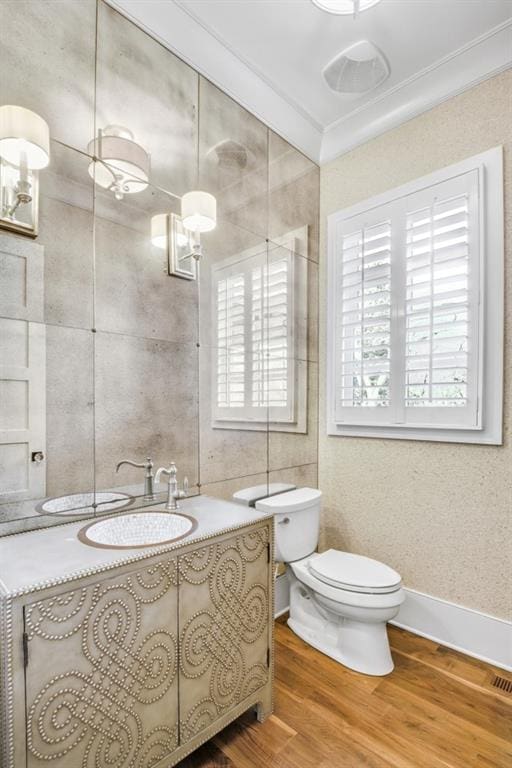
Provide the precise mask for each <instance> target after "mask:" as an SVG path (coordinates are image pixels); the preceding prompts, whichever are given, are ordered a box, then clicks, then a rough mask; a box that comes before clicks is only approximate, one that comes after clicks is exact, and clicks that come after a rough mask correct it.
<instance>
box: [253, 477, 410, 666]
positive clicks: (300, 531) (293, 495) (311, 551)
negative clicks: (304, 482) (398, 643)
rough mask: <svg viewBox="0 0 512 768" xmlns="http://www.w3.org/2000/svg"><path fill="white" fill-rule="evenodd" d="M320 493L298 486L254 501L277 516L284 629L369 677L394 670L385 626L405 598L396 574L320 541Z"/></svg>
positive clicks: (364, 558)
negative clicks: (286, 603)
mask: <svg viewBox="0 0 512 768" xmlns="http://www.w3.org/2000/svg"><path fill="white" fill-rule="evenodd" d="M321 495H322V494H321V491H319V490H317V489H316V488H299V489H296V490H293V491H289V492H287V493H286V492H285V493H280V494H279V495H275V496H272V497H270V498H265V499H261V500H259V501H257V502H256V509H258V510H259V511H261V512H265V513H266V514H271V515H273V516H274V530H275V543H274V553H275V560H276V562H281V563H286V564H287V565H288V568H287V574H288V579H289V581H290V615H289V619H288V626H289V627H290V628H291V629H292V630H293V631H294V632H295V634H297V635H298V636H299V637H301V638H302V639H303V640H305V642H307V643H309V644H310V645H312V646H313V647H314V648H317V649H318V650H319V651H322V653H325V654H326V655H327V656H330V657H331V658H333V659H335V660H336V661H338V662H340V663H341V664H344V665H345V666H346V667H349V668H350V669H353V670H355V671H357V672H362V673H363V674H367V675H387V674H389V673H390V672H391V671H392V670H393V660H392V658H391V652H390V649H389V641H388V637H387V630H386V623H387V622H388V621H390V620H391V619H393V618H394V617H395V616H396V615H397V613H398V611H399V609H400V606H401V604H402V603H403V602H404V599H405V595H404V590H403V589H402V582H401V578H400V575H399V574H398V573H397V572H396V571H395V570H393V569H392V568H390V567H389V566H387V565H385V564H384V563H380V562H379V561H377V560H372V559H371V558H368V557H363V556H362V555H356V554H352V553H349V552H341V551H339V550H336V549H329V550H327V551H326V552H322V553H321V554H319V553H317V552H315V550H316V547H317V544H318V534H319V523H320V500H321Z"/></svg>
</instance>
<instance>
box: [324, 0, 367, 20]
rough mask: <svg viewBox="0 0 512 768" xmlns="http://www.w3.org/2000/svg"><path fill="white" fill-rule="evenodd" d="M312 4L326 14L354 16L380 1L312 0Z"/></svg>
mask: <svg viewBox="0 0 512 768" xmlns="http://www.w3.org/2000/svg"><path fill="white" fill-rule="evenodd" d="M312 2H313V3H314V4H315V5H316V6H318V8H321V9H322V11H327V12H328V13H336V14H338V15H340V16H354V15H355V14H357V13H361V12H362V11H367V10H368V8H371V7H372V6H373V5H377V3H380V0H359V2H358V1H357V0H312Z"/></svg>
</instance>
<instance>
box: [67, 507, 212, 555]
mask: <svg viewBox="0 0 512 768" xmlns="http://www.w3.org/2000/svg"><path fill="white" fill-rule="evenodd" d="M196 528H197V520H195V519H194V518H193V517H189V516H188V515H181V514H180V515H176V514H173V513H172V512H160V511H150V512H131V513H130V514H128V515H119V516H118V517H111V518H108V519H107V520H97V521H95V522H94V523H89V525H85V526H84V527H83V528H81V529H80V530H79V532H78V538H79V539H80V541H81V542H83V543H84V544H89V546H91V547H104V548H106V549H133V548H136V547H152V546H155V544H168V543H170V542H173V541H178V540H179V539H183V538H184V537H185V536H188V535H189V534H191V533H192V531H194V530H195V529H196Z"/></svg>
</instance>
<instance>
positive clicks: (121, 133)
mask: <svg viewBox="0 0 512 768" xmlns="http://www.w3.org/2000/svg"><path fill="white" fill-rule="evenodd" d="M87 152H88V154H89V155H91V157H93V160H92V162H91V163H90V165H89V176H91V178H92V179H94V181H95V183H96V184H98V185H99V186H100V187H103V189H108V190H109V191H110V192H113V193H114V196H115V198H116V200H122V199H123V197H124V196H125V195H133V194H135V193H137V192H142V191H143V190H144V189H146V188H147V186H148V182H149V168H150V159H149V155H148V153H147V152H146V150H145V149H144V148H143V147H141V146H140V144H137V142H135V141H134V140H133V133H132V132H131V131H129V130H128V128H123V126H121V125H107V127H106V128H104V129H103V130H101V129H100V130H99V131H98V136H97V138H96V139H93V140H92V141H90V142H89V144H88V145H87Z"/></svg>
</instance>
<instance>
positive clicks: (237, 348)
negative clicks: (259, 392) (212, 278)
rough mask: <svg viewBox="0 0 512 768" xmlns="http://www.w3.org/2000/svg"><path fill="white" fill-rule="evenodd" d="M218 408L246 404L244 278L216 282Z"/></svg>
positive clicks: (233, 276) (239, 276) (237, 277)
mask: <svg viewBox="0 0 512 768" xmlns="http://www.w3.org/2000/svg"><path fill="white" fill-rule="evenodd" d="M216 306H217V407H219V408H243V406H244V402H245V394H244V392H245V276H244V274H233V275H227V276H226V277H224V278H222V279H220V280H219V281H218V282H217V295H216Z"/></svg>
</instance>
